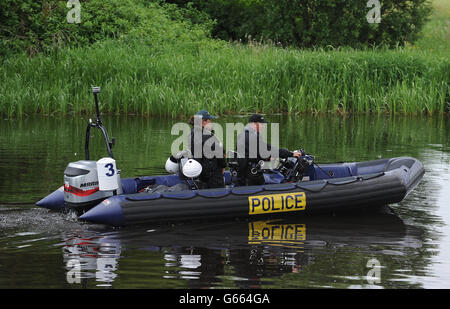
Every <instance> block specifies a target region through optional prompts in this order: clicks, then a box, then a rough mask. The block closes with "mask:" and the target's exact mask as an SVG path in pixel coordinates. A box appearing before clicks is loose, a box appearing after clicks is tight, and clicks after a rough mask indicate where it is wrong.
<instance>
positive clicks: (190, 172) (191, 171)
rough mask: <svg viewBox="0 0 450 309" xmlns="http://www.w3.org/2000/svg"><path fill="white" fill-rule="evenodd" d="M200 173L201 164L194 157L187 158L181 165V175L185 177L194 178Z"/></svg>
mask: <svg viewBox="0 0 450 309" xmlns="http://www.w3.org/2000/svg"><path fill="white" fill-rule="evenodd" d="M201 173H202V165H201V164H200V163H199V162H198V161H196V160H194V159H189V160H188V161H187V162H186V163H185V164H184V166H183V175H184V176H186V177H187V178H196V177H198V176H200V174H201Z"/></svg>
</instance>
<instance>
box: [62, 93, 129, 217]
mask: <svg viewBox="0 0 450 309" xmlns="http://www.w3.org/2000/svg"><path fill="white" fill-rule="evenodd" d="M92 90H93V93H94V98H95V107H96V111H97V119H96V121H95V122H92V120H91V119H89V124H88V126H87V129H86V142H85V157H86V160H81V161H77V162H71V163H69V165H68V166H67V168H66V170H65V171H64V202H65V203H66V205H67V206H69V207H70V208H72V209H74V210H75V211H77V212H78V213H81V212H83V211H85V210H88V209H90V208H92V207H93V206H95V205H97V204H98V203H100V202H101V201H103V200H104V199H106V198H108V197H110V196H113V195H116V194H122V185H121V181H120V170H118V169H117V167H116V161H115V160H114V158H113V153H112V150H111V148H112V146H113V145H114V139H112V141H110V140H109V137H108V133H107V132H106V129H105V128H104V127H103V124H102V121H101V118H100V111H99V107H98V99H97V94H98V93H99V92H100V88H99V87H93V89H92ZM91 128H97V129H100V130H101V131H102V133H103V137H104V139H105V142H106V148H107V151H108V155H109V157H107V158H103V159H100V160H99V161H92V160H89V140H90V130H91Z"/></svg>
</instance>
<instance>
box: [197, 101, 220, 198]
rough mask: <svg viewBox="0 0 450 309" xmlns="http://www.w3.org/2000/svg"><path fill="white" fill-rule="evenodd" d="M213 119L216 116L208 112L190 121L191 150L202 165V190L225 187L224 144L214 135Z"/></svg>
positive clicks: (204, 111) (203, 111) (200, 113)
mask: <svg viewBox="0 0 450 309" xmlns="http://www.w3.org/2000/svg"><path fill="white" fill-rule="evenodd" d="M211 119H216V117H215V116H212V115H210V114H209V112H208V111H206V110H201V111H199V112H198V113H197V114H195V115H194V116H193V117H192V118H191V121H190V124H191V125H192V126H193V127H192V130H191V136H190V150H191V153H192V156H193V157H194V159H196V160H197V161H198V162H200V164H201V165H202V173H201V174H200V177H199V180H200V184H201V188H204V189H205V188H208V189H209V188H223V187H225V182H224V177H223V173H224V171H225V167H226V160H225V152H224V150H223V144H222V143H221V142H220V141H219V139H218V138H217V137H216V136H215V135H214V131H213V130H212V125H211Z"/></svg>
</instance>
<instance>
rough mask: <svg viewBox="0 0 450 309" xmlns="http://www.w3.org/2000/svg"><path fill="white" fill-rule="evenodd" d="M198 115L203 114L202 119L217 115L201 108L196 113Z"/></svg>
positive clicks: (214, 117)
mask: <svg viewBox="0 0 450 309" xmlns="http://www.w3.org/2000/svg"><path fill="white" fill-rule="evenodd" d="M195 115H196V116H202V119H205V120H206V119H216V118H217V117H216V116H212V115H210V114H209V112H208V111H207V110H204V109H203V110H201V111H199V112H198V113H197V114H195Z"/></svg>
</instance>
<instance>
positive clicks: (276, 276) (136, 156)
mask: <svg viewBox="0 0 450 309" xmlns="http://www.w3.org/2000/svg"><path fill="white" fill-rule="evenodd" d="M267 118H269V120H271V121H273V122H279V123H280V132H281V133H282V136H281V144H282V146H285V147H287V148H290V149H294V148H295V149H296V148H299V147H303V148H304V149H305V150H306V151H307V152H308V153H311V154H314V155H316V160H317V162H318V163H319V164H320V163H321V162H322V163H326V162H337V161H346V162H350V161H364V160H372V159H377V158H388V157H395V156H403V155H406V156H413V157H416V158H417V159H419V160H421V161H422V163H423V164H424V166H425V170H426V173H425V176H424V178H423V180H422V182H421V183H420V184H419V185H418V186H417V188H416V189H415V190H414V191H413V192H412V193H411V194H410V195H409V196H408V197H407V198H406V199H405V200H404V201H402V202H401V203H398V204H393V205H391V209H392V211H389V209H385V210H384V211H382V212H378V213H352V214H337V215H326V216H314V217H307V218H306V217H293V218H290V219H289V220H287V219H284V220H272V221H255V222H248V221H245V220H229V221H217V222H187V223H183V224H176V225H153V226H137V227H125V228H120V229H113V228H111V227H107V226H101V225H93V224H88V223H82V222H78V221H77V219H76V217H75V216H73V215H72V214H70V213H68V214H64V213H58V212H50V211H48V210H46V209H40V208H37V207H35V206H34V203H35V202H36V201H37V200H39V199H41V198H42V197H44V196H46V195H47V194H49V193H50V192H52V191H53V190H55V189H56V188H58V187H59V186H61V184H62V181H63V171H64V169H65V167H66V165H67V164H68V162H72V161H76V160H80V159H83V156H84V133H85V127H86V123H87V118H86V117H84V118H82V119H79V117H77V118H76V119H75V118H70V117H67V118H52V117H50V118H44V117H42V118H23V119H20V120H17V119H8V120H5V119H2V120H0V121H1V122H0V288H85V287H87V288H105V287H106V288H107V287H112V288H204V287H206V288H217V287H227V288H311V287H333V288H449V287H450V228H449V224H450V210H449V207H450V136H449V132H450V120H449V119H447V118H391V117H365V116H358V117H313V116H295V117H286V116H276V115H268V116H267ZM182 120H183V119H181V121H182ZM179 121H180V120H179ZM236 121H240V122H244V121H245V118H239V117H228V118H222V119H220V120H219V122H222V123H225V122H236ZM175 122H176V121H174V120H170V121H165V120H160V119H151V120H149V119H146V118H141V117H109V118H108V117H104V123H105V125H106V127H107V129H108V131H109V133H110V135H112V136H114V137H116V139H117V145H116V146H115V148H114V154H115V157H116V160H117V164H118V166H119V167H120V168H121V169H122V177H134V176H143V175H152V174H162V173H164V163H165V160H166V159H167V157H168V155H169V152H170V143H171V141H172V140H174V139H175V138H176V136H171V134H170V128H171V125H172V124H173V123H175ZM92 143H93V144H92V148H95V151H94V152H93V153H92V154H91V157H93V158H100V157H102V156H104V155H105V152H104V146H103V142H102V140H101V139H100V136H99V135H94V139H93V142H92ZM226 146H227V147H229V145H226ZM268 230H270V231H274V232H273V235H272V236H274V237H273V241H270V242H269V241H265V240H264V239H263V238H261V237H260V236H258V235H261V234H258V233H261V232H262V231H268ZM280 230H290V231H295V233H292V234H290V235H289V237H285V236H283V235H282V234H281V233H279V232H276V231H280ZM373 259H376V261H378V262H379V264H380V266H381V267H380V268H376V270H379V274H380V282H374V281H373V280H370V279H371V278H372V277H370V274H371V273H370V271H371V270H372V271H373V270H374V268H371V267H370V266H371V265H373V264H370V263H371V261H374V260H373ZM368 265H369V267H368ZM372 273H373V272H372ZM77 274H78V276H77Z"/></svg>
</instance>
